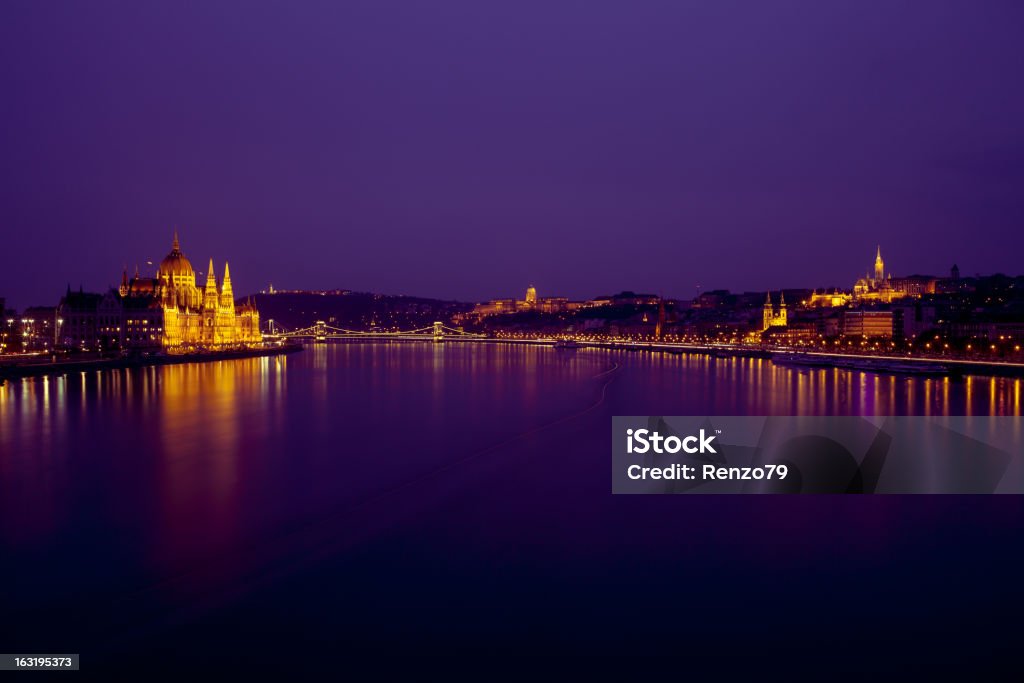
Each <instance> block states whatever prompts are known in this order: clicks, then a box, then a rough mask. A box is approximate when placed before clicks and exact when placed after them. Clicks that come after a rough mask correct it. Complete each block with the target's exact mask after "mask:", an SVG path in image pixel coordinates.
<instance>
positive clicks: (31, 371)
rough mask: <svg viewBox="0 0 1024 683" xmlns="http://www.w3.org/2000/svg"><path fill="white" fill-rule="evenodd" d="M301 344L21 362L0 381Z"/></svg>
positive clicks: (270, 352)
mask: <svg viewBox="0 0 1024 683" xmlns="http://www.w3.org/2000/svg"><path fill="white" fill-rule="evenodd" d="M302 349H303V346H302V345H301V344H286V345H283V346H271V347H264V348H258V349H235V350H230V351H204V352H196V353H183V354H181V355H153V356H149V357H134V358H95V359H87V360H59V361H51V362H48V363H26V364H22V365H13V364H12V365H0V382H3V381H4V380H7V379H24V378H29V377H47V376H52V375H65V374H67V373H69V372H88V371H92V370H120V369H126V368H144V367H150V366H157V365H180V364H183V363H210V362H213V361H218V360H239V359H243V358H260V357H264V356H279V355H284V354H289V353H296V352H298V351H302Z"/></svg>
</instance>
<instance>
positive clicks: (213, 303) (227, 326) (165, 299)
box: [118, 232, 262, 351]
mask: <svg viewBox="0 0 1024 683" xmlns="http://www.w3.org/2000/svg"><path fill="white" fill-rule="evenodd" d="M118 293H119V294H120V296H121V299H122V300H123V301H124V302H125V303H126V304H129V303H131V304H133V306H132V308H135V309H136V310H139V309H142V308H146V309H148V310H149V315H146V316H143V315H142V314H139V318H140V320H139V322H145V324H146V325H147V329H152V328H153V327H154V326H156V327H157V330H158V332H160V333H161V334H160V339H161V344H160V345H161V346H162V347H164V348H165V349H168V350H170V351H189V350H195V349H210V348H224V347H232V346H244V345H247V344H252V343H255V342H259V341H260V340H261V339H262V335H261V334H260V316H259V312H258V311H257V310H256V307H255V306H254V305H253V304H252V302H246V303H245V304H243V305H241V306H238V307H237V309H236V306H235V298H234V292H233V291H232V288H231V272H230V269H229V268H228V265H227V264H224V279H223V280H222V281H221V283H220V284H218V283H217V276H216V275H215V273H214V267H213V259H210V266H209V268H208V270H207V271H206V286H205V287H199V286H198V281H197V279H196V272H195V270H194V269H193V268H192V263H191V262H190V261H189V260H188V258H187V257H186V256H185V254H184V253H183V252H182V251H181V244H180V242H179V241H178V233H177V232H175V233H174V241H173V242H172V243H171V251H170V253H169V254H167V256H165V257H164V259H163V260H162V261H161V262H160V266H159V268H158V270H157V273H156V277H154V278H142V277H139V273H138V269H136V272H135V277H134V278H132V279H130V280H129V279H128V273H127V270H126V271H125V273H124V275H123V276H122V278H121V287H120V289H119V291H118ZM157 311H159V315H158V318H159V320H158V321H157V320H154V316H153V314H154V313H156V312H157ZM132 322H133V321H132V320H127V321H126V325H127V326H130V325H131V324H132ZM157 322H158V323H159V324H158V325H157Z"/></svg>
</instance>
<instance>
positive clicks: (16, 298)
mask: <svg viewBox="0 0 1024 683" xmlns="http://www.w3.org/2000/svg"><path fill="white" fill-rule="evenodd" d="M496 4H497V3H486V2H480V0H465V1H460V2H448V1H445V0H436V1H435V2H401V3H397V2H386V1H383V0H370V1H368V2H351V1H346V2H324V3H311V2H303V3H293V2H280V3H255V2H234V3H212V2H190V3H182V2H173V3H172V2H166V3H156V2H145V3H138V2H123V3H111V2H99V1H96V0H93V1H90V2H57V3H53V2H37V1H27V2H15V1H14V0H5V1H4V2H3V3H2V4H0V121H2V126H0V297H2V296H6V297H7V298H8V301H9V303H10V304H13V305H15V306H18V307H23V306H26V305H29V304H36V303H50V304H52V303H55V302H56V299H57V298H58V297H59V295H60V294H61V293H62V292H63V289H64V286H65V283H67V282H69V281H70V282H71V283H72V285H73V286H76V287H77V285H78V284H79V283H82V284H84V285H85V287H86V289H95V290H98V289H101V288H103V287H105V286H106V285H108V284H115V283H116V282H117V280H118V277H119V274H120V270H121V266H122V264H124V263H127V264H129V266H132V265H133V264H135V263H136V262H139V263H140V264H145V261H146V260H155V261H158V260H159V259H160V258H161V257H162V256H163V255H164V254H165V253H166V252H167V251H168V249H169V246H170V239H171V230H172V227H173V226H174V225H179V226H180V232H181V240H182V247H183V249H184V251H185V253H186V254H188V255H189V257H190V258H191V259H192V261H193V263H194V264H195V265H196V266H197V268H199V269H200V270H205V264H206V262H207V261H208V259H209V258H210V257H211V256H212V257H213V258H214V259H215V260H216V261H217V263H218V268H222V264H223V261H224V259H225V258H229V259H230V260H231V265H232V279H233V280H234V283H235V291H236V292H238V293H240V294H242V293H246V292H250V291H254V290H256V289H261V288H265V287H266V286H267V283H268V282H273V283H274V285H275V286H277V287H279V288H299V287H302V288H330V287H345V288H351V289H359V290H372V291H380V292H386V293H415V294H421V295H425V296H437V297H452V298H461V299H486V298H490V297H493V296H499V295H512V294H519V295H521V294H522V290H523V289H525V287H526V285H527V284H528V283H529V282H534V283H536V285H537V287H538V290H539V293H540V295H541V296H544V295H556V294H561V295H567V296H572V297H585V296H590V295H594V294H599V293H608V292H612V291H618V290H620V289H624V288H631V289H636V290H647V291H654V292H663V293H664V294H666V295H669V296H691V295H692V294H693V293H694V292H695V291H696V289H695V287H696V285H698V284H699V285H701V286H702V287H703V288H704V289H711V288H717V287H726V288H730V289H733V290H744V289H765V288H780V287H800V286H808V287H810V286H823V285H832V284H836V285H844V286H849V285H850V284H851V283H852V280H853V279H854V278H855V277H856V276H857V275H859V274H862V273H863V272H864V271H865V270H866V269H867V268H868V267H870V265H871V263H872V258H873V256H874V250H875V245H876V243H878V242H881V244H882V250H883V255H884V256H885V258H886V261H887V264H888V265H889V266H890V268H891V269H892V270H893V271H894V272H895V273H896V274H910V273H919V272H928V273H944V272H947V271H948V268H949V266H950V265H951V264H952V263H953V262H954V261H955V262H958V263H959V265H960V267H961V270H962V271H963V272H964V273H965V274H973V273H975V272H993V271H1004V272H1009V273H1014V274H1016V273H1019V272H1021V271H1024V268H1022V267H1021V266H1022V259H1021V253H1022V251H1024V229H1022V228H1024V88H1022V87H1021V74H1022V73H1024V3H1020V2H1016V1H1014V0H1005V1H998V2H997V1H995V0H992V1H990V2H982V3H977V2H967V1H964V2H957V3H949V2H938V1H936V0H928V1H921V2H896V1H892V2H881V1H879V2H864V1H863V0H860V1H856V2H843V3H838V2H815V1H812V0H807V1H806V2H761V1H756V2H755V1H752V2H743V3H733V2H723V1H721V0H718V1H716V2H701V3H685V2H682V1H681V0H672V1H667V2H657V3H655V2H638V1H635V0H633V1H628V2H626V1H624V2H615V3H611V2H595V1H593V0H590V1H584V0H580V1H578V2H571V3H569V2H554V1H553V0H544V1H543V2H536V3H534V2H524V1H523V0H519V1H517V2H508V3H502V5H503V6H502V7H497V6H495V5H496Z"/></svg>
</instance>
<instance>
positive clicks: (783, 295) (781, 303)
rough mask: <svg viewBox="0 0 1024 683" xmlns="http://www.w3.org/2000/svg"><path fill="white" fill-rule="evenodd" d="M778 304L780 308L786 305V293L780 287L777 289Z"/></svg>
mask: <svg viewBox="0 0 1024 683" xmlns="http://www.w3.org/2000/svg"><path fill="white" fill-rule="evenodd" d="M779 306H781V307H782V308H785V307H786V293H785V292H784V291H782V290H781V289H780V290H779Z"/></svg>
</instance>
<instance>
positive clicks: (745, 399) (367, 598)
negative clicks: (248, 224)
mask: <svg viewBox="0 0 1024 683" xmlns="http://www.w3.org/2000/svg"><path fill="white" fill-rule="evenodd" d="M1021 393H1022V384H1021V380H1017V379H990V378H980V377H976V378H966V379H961V380H951V379H941V378H940V379H922V378H908V377H895V376H884V375H872V374H868V373H858V372H853V373H851V372H848V371H838V370H824V369H813V370H796V369H792V368H782V367H777V366H774V365H772V364H771V363H770V362H768V361H761V360H752V359H718V360H715V359H712V358H709V357H706V356H670V355H661V354H649V353H625V352H613V351H603V350H579V351H575V352H572V351H568V352H564V351H555V350H553V349H549V348H539V347H523V346H509V345H470V344H465V345H459V344H443V345H442V344H420V343H394V344H384V343H382V344H349V345H326V346H325V345H321V346H315V347H311V348H309V349H307V350H306V351H304V352H302V353H300V354H295V355H292V356H289V357H281V358H271V359H266V358H264V359H249V360H236V361H225V362H217V363H208V364H196V365H179V366H166V367H159V368H147V369H142V370H132V371H112V372H102V373H90V374H85V375H74V376H70V377H66V378H49V379H35V380H24V381H14V382H8V383H7V384H5V385H3V386H0V553H2V568H0V579H2V583H0V596H2V600H3V605H2V609H3V626H2V629H0V636H2V637H0V650H3V651H5V652H19V651H26V652H44V651H50V652H80V653H81V654H82V662H83V663H82V667H83V671H85V672H88V671H90V670H91V671H92V672H94V673H95V672H98V671H103V672H107V671H117V670H123V667H126V666H129V665H131V666H140V665H144V664H147V663H149V664H153V665H154V666H156V665H158V666H159V667H160V670H161V671H162V672H164V673H174V674H184V673H192V672H200V671H213V672H235V673H239V672H248V671H261V672H267V671H272V672H283V673H290V674H296V675H297V674H301V673H305V672H311V671H317V670H320V669H322V668H328V669H330V670H333V671H335V672H337V675H338V677H346V676H348V677H359V678H363V677H373V676H383V677H389V676H392V675H395V676H402V677H408V672H410V671H416V672H420V673H421V674H422V675H423V676H427V675H428V674H429V675H436V674H437V673H438V672H439V671H442V670H447V669H448V668H449V667H456V668H457V669H458V670H459V671H460V673H467V669H468V670H469V672H470V673H472V671H473V667H474V666H477V665H478V664H479V663H481V662H483V661H485V660H486V664H479V665H480V666H484V667H485V668H484V669H481V670H480V671H479V672H478V673H479V674H480V678H481V679H485V680H486V679H493V678H516V679H518V678H524V677H534V678H547V677H566V676H570V675H574V674H580V675H584V676H585V677H587V678H593V677H595V676H596V677H614V678H623V677H625V678H630V677H632V676H633V675H635V674H636V673H637V672H638V671H640V670H645V669H646V668H650V667H656V668H657V669H658V670H659V671H661V672H665V671H668V672H678V674H679V675H680V676H685V675H686V673H687V672H693V671H698V670H699V671H710V672H713V671H716V670H718V668H719V667H721V666H722V665H723V662H726V661H727V662H730V666H735V667H738V668H739V669H743V670H746V671H760V670H762V667H763V666H765V665H766V664H771V665H772V666H776V665H779V664H782V665H784V667H785V669H784V670H786V671H788V672H789V674H790V676H789V677H788V678H789V680H794V679H799V678H808V679H814V678H819V677H820V676H821V674H822V672H823V671H824V672H827V671H829V670H830V668H831V667H837V666H838V667H841V668H840V669H839V671H841V672H845V673H851V674H855V673H859V672H868V673H871V672H877V671H878V670H879V669H878V667H879V666H880V664H879V657H880V656H881V654H885V655H886V656H890V659H891V656H894V655H899V658H898V659H896V660H891V661H892V662H893V663H892V664H889V665H887V666H889V667H890V668H888V669H886V671H888V672H889V673H893V674H899V673H900V672H905V673H908V674H911V673H914V672H917V673H920V671H922V668H921V667H925V668H927V667H928V666H931V665H934V666H935V667H936V668H937V669H941V670H943V671H946V672H951V671H962V672H964V673H977V672H979V671H982V670H987V669H986V667H988V666H989V665H990V664H992V663H993V662H995V661H997V659H996V658H997V657H998V656H999V655H1000V653H1002V654H1008V653H1010V652H1013V651H1015V648H1016V647H1017V644H1018V641H1019V636H1020V634H1021V630H1020V628H1019V627H1016V628H1012V627H1011V628H1006V627H1005V626H1003V625H1002V624H1006V623H1019V621H1020V619H1019V611H1020V608H1021V607H1022V606H1024V600H1022V590H1021V588H1020V584H1021V578H1020V577H1021V576H1022V570H1024V561H1022V554H1021V539H1022V535H1021V532H1022V530H1024V519H1022V512H1024V505H1022V504H1021V502H1020V497H1018V496H1007V497H968V496H960V497H942V496H928V497H924V496H922V497H895V496H891V497H856V496H849V497H837V496H833V497H759V498H758V497H739V496H726V497H690V496H659V497H655V496H649V497H644V496H616V497H613V496H611V495H610V476H609V466H610V448H611V444H610V437H611V434H610V430H611V416H612V415H638V414H639V415H646V414H652V415H684V414H710V415H713V414H720V415H728V414H750V415H786V414H854V415H856V414H868V415H871V414H878V415H883V414H893V415H903V414H911V415H913V414H921V415H978V416H986V415H1020V414H1021V412H1022V403H1021ZM1011 617H1012V620H1011V621H1009V622H1007V621H1003V620H1004V619H1010V618H1011ZM965 629H966V630H965ZM986 653H987V654H986ZM641 655H642V656H643V658H642V659H638V657H640V656H641ZM836 662H839V664H837V663H836ZM83 675H84V674H83ZM143 678H145V677H143Z"/></svg>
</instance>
